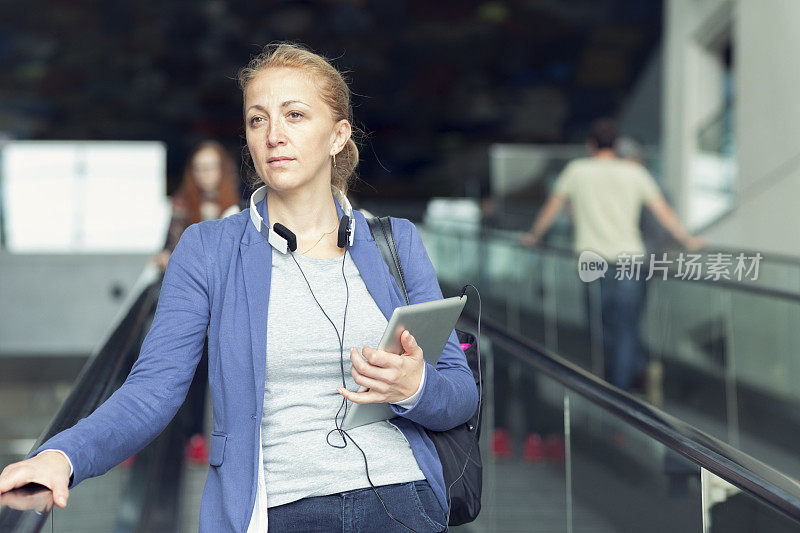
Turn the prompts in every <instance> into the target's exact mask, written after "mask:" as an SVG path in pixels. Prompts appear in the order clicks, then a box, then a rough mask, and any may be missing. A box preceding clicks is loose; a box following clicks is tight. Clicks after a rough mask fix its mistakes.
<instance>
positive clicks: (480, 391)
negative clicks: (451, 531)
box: [445, 283, 483, 523]
mask: <svg viewBox="0 0 800 533" xmlns="http://www.w3.org/2000/svg"><path fill="white" fill-rule="evenodd" d="M467 287H472V288H473V289H475V292H476V293H477V294H478V332H477V333H478V335H477V336H476V338H475V349H476V350H477V352H478V419H477V421H476V423H475V438H474V439H473V440H472V443H471V444H470V446H469V451H468V452H467V458H466V460H465V461H464V468H462V469H461V473H460V474H459V475H458V477H457V478H455V479H454V480H453V482H452V483H450V485H448V486H447V520H445V523H449V522H450V510H451V508H452V505H451V500H450V490H451V489H452V488H453V486H454V485H455V484H456V483H458V481H459V480H460V479H461V478H462V477H464V472H466V471H467V465H468V464H469V461H470V460H471V456H472V450H473V449H474V448H475V444H476V443H477V442H478V431H480V427H481V402H482V400H483V377H482V375H481V311H482V307H483V306H482V303H481V293H480V291H478V288H477V287H476V286H475V285H473V284H471V283H467V284H466V285H464V286H463V287H462V288H461V296H462V297H463V296H464V295H465V294H466V293H467Z"/></svg>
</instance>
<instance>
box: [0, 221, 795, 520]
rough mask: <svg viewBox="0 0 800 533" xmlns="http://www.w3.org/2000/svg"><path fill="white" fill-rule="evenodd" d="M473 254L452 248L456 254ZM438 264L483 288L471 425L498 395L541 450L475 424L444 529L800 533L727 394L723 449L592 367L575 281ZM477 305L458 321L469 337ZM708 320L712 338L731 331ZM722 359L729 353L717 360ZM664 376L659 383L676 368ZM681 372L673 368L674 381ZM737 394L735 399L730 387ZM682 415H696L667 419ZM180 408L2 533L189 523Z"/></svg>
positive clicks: (126, 352) (113, 339)
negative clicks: (478, 503) (470, 500)
mask: <svg viewBox="0 0 800 533" xmlns="http://www.w3.org/2000/svg"><path fill="white" fill-rule="evenodd" d="M432 235H433V233H432V232H430V231H425V232H424V233H423V237H424V238H425V239H426V247H427V248H428V250H429V253H431V256H432V258H433V259H434V262H435V263H436V262H437V258H441V257H442V256H441V255H438V254H437V251H436V250H437V248H438V247H442V246H450V245H451V244H452V243H449V241H447V240H445V238H443V239H440V240H439V241H436V239H435V238H432ZM446 238H449V237H446ZM458 240H459V242H462V243H469V242H470V241H468V240H465V239H464V238H461V237H459V239H458ZM448 243H449V244H448ZM472 244H475V243H472ZM490 244H492V245H495V246H503V243H497V242H492V243H490ZM470 250H471V249H463V248H462V249H459V250H458V251H457V252H455V253H453V251H452V250H449V253H451V254H453V255H452V257H456V258H459V257H461V258H466V257H468V256H469V255H468V252H469V251H470ZM522 252H525V253H530V251H527V250H520V253H522ZM479 257H488V256H479ZM538 260H539V261H540V263H541V266H542V268H541V270H540V271H539V274H540V276H539V278H538V279H540V280H541V279H550V278H549V277H548V276H556V279H557V280H560V281H559V282H563V281H564V280H566V276H567V272H566V271H562V270H561V264H560V263H558V262H557V261H561V260H563V259H551V260H549V261H550V263H549V264H545V263H546V262H547V260H541V258H539V259H538ZM526 261H528V263H525V264H529V263H530V260H529V259H526ZM518 264H522V263H518ZM436 266H437V270H438V272H439V275H440V277H441V284H442V286H443V288H444V289H445V293H448V292H450V291H449V290H448V289H449V287H450V285H449V280H451V279H457V280H459V284H463V283H464V282H467V281H471V279H470V276H473V275H475V276H476V277H475V278H473V279H474V280H475V282H476V283H475V284H476V285H478V287H479V288H481V291H482V294H483V295H484V304H485V308H484V309H483V322H482V324H481V333H482V335H483V337H482V343H481V348H482V356H483V358H484V359H483V362H484V365H485V367H484V370H485V373H484V386H485V388H486V397H487V403H486V405H485V409H484V421H483V424H485V425H488V427H492V426H493V425H494V417H495V413H496V412H497V410H498V408H499V407H500V403H501V402H505V403H507V404H508V406H507V407H506V408H507V409H509V410H510V413H511V414H510V418H511V419H512V420H517V421H518V422H519V423H518V425H519V426H520V427H522V426H523V425H524V424H525V423H528V424H534V425H535V426H536V430H537V431H539V432H540V433H541V434H542V435H543V436H545V437H546V438H545V443H544V446H545V448H547V450H546V451H547V453H546V454H543V458H541V460H537V461H531V460H528V458H526V457H523V456H521V455H520V454H519V453H514V454H512V455H511V456H509V457H505V458H494V457H492V455H491V453H488V452H489V450H490V445H489V442H488V439H489V438H490V435H491V431H483V432H482V439H483V442H482V443H481V452H482V454H483V461H484V465H485V467H484V496H483V509H482V512H481V514H480V516H479V517H478V519H477V520H476V522H474V523H472V524H468V525H465V526H460V527H457V528H453V531H462V532H466V531H475V532H477V531H565V532H570V533H571V532H574V531H591V532H605V531H608V532H613V531H622V532H627V531H655V532H659V531H664V532H667V531H669V532H672V531H681V532H683V531H704V532H713V531H726V532H727V531H733V532H737V531H743V532H744V531H747V532H754V531H756V532H757V531H765V532H767V531H768V532H777V533H781V532H783V531H800V484H798V483H797V482H796V481H795V480H794V479H793V477H791V476H796V475H797V474H796V473H794V471H793V470H792V468H793V467H792V466H791V464H789V463H788V462H784V461H785V460H786V461H788V459H786V456H787V455H788V454H786V453H779V454H777V455H776V456H774V457H777V458H778V459H777V460H776V461H777V462H773V461H772V460H770V459H774V457H772V456H770V457H767V456H764V455H757V454H756V453H748V450H747V449H743V448H745V446H749V447H750V448H751V449H754V450H756V452H758V453H760V451H759V450H757V449H755V448H753V447H752V443H751V441H750V440H748V439H749V433H748V429H749V428H748V427H747V426H748V424H749V422H748V424H744V423H742V422H743V420H745V418H743V417H740V416H738V415H739V414H740V413H741V412H743V407H742V404H741V403H738V404H735V405H734V409H732V408H731V406H730V397H729V396H723V401H722V402H721V411H720V413H721V416H723V418H724V417H727V416H729V415H730V414H731V413H732V412H734V411H735V412H736V414H737V419H738V425H737V427H736V433H735V435H736V437H737V438H738V444H740V445H741V446H740V445H736V444H735V443H733V442H732V439H731V436H732V435H733V434H734V433H732V431H731V428H730V423H729V422H730V421H729V420H728V419H727V418H725V419H724V420H723V422H722V424H721V429H720V428H719V427H717V426H714V425H713V423H716V424H718V425H719V423H720V418H719V416H717V415H719V414H720V413H716V412H715V411H714V409H710V410H709V411H708V412H706V411H704V410H701V411H700V412H699V413H698V412H697V411H698V410H697V409H695V408H693V404H692V401H694V400H692V401H688V399H687V401H684V402H682V403H680V402H678V403H677V404H676V405H674V406H673V405H672V404H671V403H670V402H673V394H672V393H668V394H666V395H665V400H664V404H663V406H662V407H663V409H659V408H657V407H655V406H653V405H651V404H648V403H647V402H645V401H644V400H643V399H642V398H638V397H636V396H633V395H631V394H627V393H625V392H622V391H619V390H617V389H615V388H614V387H612V386H610V385H609V384H607V383H606V382H604V381H603V380H602V379H600V378H599V377H597V376H596V375H593V374H592V373H591V372H590V370H591V369H592V367H593V365H594V366H596V361H594V360H593V355H592V340H591V339H586V338H585V336H583V335H582V333H581V331H582V330H581V328H580V327H577V326H576V325H575V324H574V322H573V321H571V320H569V319H572V318H574V316H571V315H570V313H571V311H570V309H569V306H570V305H573V304H575V302H580V301H581V295H580V293H577V292H576V291H575V290H574V289H575V287H572V288H570V287H569V285H568V284H564V286H566V287H567V290H573V293H572V294H569V293H567V294H565V295H563V296H562V295H560V294H556V293H554V292H552V291H551V290H550V289H547V284H544V285H542V284H538V285H537V284H536V283H535V282H534V280H532V279H529V278H525V277H523V276H520V277H519V279H518V280H515V282H518V283H517V284H511V283H510V282H509V280H508V279H503V280H502V283H500V282H499V278H492V277H491V276H487V275H486V269H490V268H496V267H495V266H490V265H489V264H488V263H486V264H483V265H482V266H481V265H478V266H479V269H478V270H479V271H480V269H481V268H482V269H484V270H483V272H484V273H483V274H480V272H478V274H476V273H475V272H470V271H469V270H470V268H472V266H473V265H472V264H471V263H469V262H468V261H461V262H460V263H452V264H446V265H443V264H437V265H436ZM517 275H519V274H517ZM559 276H560V277H559ZM487 280H488V281H487ZM555 286H558V283H556V285H555ZM138 287H139V288H138V290H136V291H133V292H132V299H131V300H130V301H129V302H128V303H127V304H126V306H125V309H124V312H123V313H122V314H121V315H120V317H119V319H118V320H117V321H116V323H115V326H114V328H113V329H112V331H111V332H110V334H109V335H108V338H107V339H106V340H104V342H103V343H102V345H101V348H100V349H99V350H98V351H97V353H96V354H95V355H94V356H93V357H92V358H91V359H90V361H89V362H88V363H87V365H86V367H85V368H84V370H83V371H82V372H81V374H80V376H79V377H78V379H77V380H76V382H75V384H74V386H73V389H72V392H71V394H70V395H69V397H68V398H67V400H66V402H65V403H64V404H63V405H62V407H61V409H60V410H59V412H58V414H57V415H56V416H55V417H54V419H53V420H52V422H51V423H50V424H49V426H48V427H47V428H46V429H45V431H43V432H42V435H41V436H40V438H39V439H38V440H37V443H36V444H35V445H34V446H33V448H32V450H33V449H35V448H36V447H38V445H39V443H40V442H43V441H44V440H46V439H47V438H49V437H50V436H51V435H53V434H54V433H56V432H58V431H60V430H61V429H63V428H66V427H70V426H71V425H73V424H74V423H75V422H76V421H77V420H79V419H80V418H82V417H85V416H86V415H88V414H89V413H91V412H92V411H93V410H94V409H95V408H96V407H97V406H98V405H100V403H102V402H103V401H104V399H105V398H107V397H108V396H109V395H110V394H111V393H112V392H113V391H114V390H115V389H116V388H118V387H119V386H120V385H121V383H122V382H123V381H124V379H125V377H126V376H127V374H128V372H129V371H130V368H131V367H132V365H133V362H134V361H135V359H136V357H137V356H138V353H139V349H140V346H141V343H142V341H143V339H144V336H145V335H146V333H147V331H148V330H149V327H150V323H151V321H152V319H153V314H154V311H155V306H156V304H157V299H158V292H159V288H160V280H159V279H158V278H157V276H153V275H152V274H147V275H143V277H142V279H141V280H140V283H139V284H138ZM715 290H716V288H715ZM526 291H527V292H526ZM548 291H549V292H548ZM759 296H762V295H761V294H760V293H759ZM773 296H774V295H773ZM473 303H474V302H470V304H469V305H470V308H469V309H467V310H466V311H465V315H464V317H463V323H462V325H461V326H460V327H463V328H464V329H471V330H472V331H475V330H476V328H477V324H476V323H475V322H474V316H475V311H476V309H473V308H472V307H471V306H472V304H473ZM564 318H567V320H564ZM719 327H720V331H723V330H725V329H726V327H727V326H719ZM797 329H800V328H797ZM672 331H673V332H675V328H673V329H672ZM681 331H683V330H682V329H681ZM662 334H664V335H666V333H664V332H662ZM712 337H713V336H712ZM661 340H663V339H661ZM665 345H668V344H665ZM709 346H718V343H713V342H712V343H710V344H709ZM715 349H716V348H715ZM673 356H674V354H670V353H668V352H667V351H665V352H664V354H663V356H662V357H663V359H664V361H665V362H669V360H670V358H672V357H673ZM730 358H731V354H730V353H729V352H726V353H725V354H724V355H723V356H722V357H721V359H720V360H721V361H723V362H725V361H728V360H730ZM680 362H681V361H676V362H675V364H676V365H677V364H678V363H680ZM683 363H684V365H689V362H686V361H684V362H683ZM669 364H672V362H669ZM508 368H510V369H511V371H510V374H511V375H512V381H513V383H512V386H511V388H510V389H506V388H505V387H498V386H497V380H496V376H497V373H498V372H500V371H501V370H503V369H508ZM670 368H671V367H670ZM724 368H725V370H724V371H723V372H722V373H721V374H719V373H714V372H713V371H709V375H710V376H711V377H719V383H720V385H719V386H721V387H722V390H723V392H728V393H729V392H730V390H731V389H730V383H731V381H733V383H734V385H737V391H738V380H737V379H736V378H737V376H736V375H735V374H734V376H733V379H731V376H729V375H726V374H725V372H728V373H730V368H728V367H724ZM667 375H668V376H670V378H671V377H672V370H668V371H667ZM680 376H681V374H679V373H676V377H675V378H674V379H676V380H679V378H680ZM680 379H683V378H680ZM665 383H667V386H666V387H665V389H670V387H672V386H673V385H672V384H671V382H670V381H669V380H667V381H666V382H665ZM675 386H678V385H675ZM692 387H695V386H694V385H692ZM708 388H710V389H711V390H712V391H713V390H715V389H714V387H713V386H712V387H708ZM690 390H693V389H690ZM712 395H713V392H712ZM738 398H739V401H740V402H741V395H739V396H738ZM787 401H788V400H787ZM718 407H719V406H718ZM680 408H684V409H685V413H686V414H687V415H691V416H694V417H695V418H696V420H697V421H699V423H698V422H696V421H695V420H692V421H687V420H686V419H684V418H683V417H681V416H676V415H675V411H677V410H679V409H680ZM180 413H181V412H180V411H179V414H178V416H176V418H175V419H174V420H173V422H172V423H171V424H170V425H169V426H168V427H167V429H166V430H165V431H164V432H163V433H162V434H161V435H160V436H159V437H158V438H157V439H156V440H154V441H153V442H152V443H151V444H149V445H148V446H147V447H146V448H145V449H143V450H142V451H141V452H139V453H138V454H137V455H136V456H135V457H134V458H132V459H130V460H129V461H126V462H125V463H123V464H122V465H119V466H117V467H115V468H114V469H112V470H110V471H109V472H108V473H106V474H105V475H103V476H100V477H98V478H95V479H89V480H86V481H85V482H83V483H81V484H80V485H79V486H77V487H75V488H73V489H71V492H70V502H69V505H68V507H67V508H66V509H59V508H55V509H47V502H46V500H47V498H46V497H45V498H43V500H40V501H44V502H45V503H44V507H45V508H44V509H38V510H37V509H28V510H17V509H12V508H9V507H4V508H1V509H0V531H9V532H15V533H16V532H28V531H41V530H44V531H50V530H52V531H60V532H64V531H165V532H172V531H192V530H196V528H197V526H196V524H197V522H196V520H197V509H198V506H199V500H200V494H201V491H202V484H203V481H204V477H205V471H206V469H207V467H206V466H205V465H202V466H198V465H189V464H186V463H185V462H184V453H183V449H184V443H185V440H186V436H187V435H186V431H185V420H183V417H182V415H181V414H180ZM530 414H533V415H535V416H529V415H530ZM699 415H702V416H699ZM529 419H532V422H531V421H530V420H529ZM706 419H708V420H710V421H708V422H707V421H706ZM526 420H528V421H527V422H525V421H526ZM712 422H713V423H712ZM704 424H707V426H704ZM528 429H530V428H528ZM511 430H512V433H515V437H517V440H519V438H520V437H524V436H525V433H526V429H519V428H514V427H512V428H511ZM784 430H785V431H794V430H795V429H794V428H789V427H786V426H784V427H782V428H778V429H776V432H781V431H784ZM772 436H773V435H772V434H771V433H770V434H768V435H762V436H761V437H762V438H761V440H766V441H768V442H770V443H771V442H772V440H771V439H772ZM776 446H777V447H778V448H780V445H779V444H778V445H776ZM787 464H788V467H785V465H787ZM768 465H771V466H768ZM773 467H775V468H773ZM799 471H800V470H799ZM786 472H789V475H787V473H786ZM37 511H42V512H41V513H40V512H37Z"/></svg>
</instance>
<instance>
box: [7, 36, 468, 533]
mask: <svg viewBox="0 0 800 533" xmlns="http://www.w3.org/2000/svg"><path fill="white" fill-rule="evenodd" d="M239 80H240V83H241V87H242V91H243V95H244V120H245V130H246V136H247V146H248V149H249V153H250V155H251V157H252V163H253V169H254V171H255V174H256V175H257V176H258V184H260V185H261V187H259V188H258V189H257V190H256V191H255V192H254V193H253V194H252V196H251V198H250V207H249V209H247V210H245V211H243V212H241V213H238V214H235V215H232V216H229V217H227V218H225V219H222V220H215V221H207V222H201V223H199V224H193V225H191V226H189V228H188V229H187V230H186V231H185V232H184V233H183V236H182V237H181V239H180V242H179V243H178V245H177V246H176V248H175V251H174V252H173V254H172V258H171V260H170V262H169V265H168V267H167V270H166V273H165V277H164V282H163V284H162V290H161V296H160V300H159V304H158V309H157V311H156V316H155V319H154V321H153V325H152V327H151V329H150V332H149V333H148V335H147V337H146V339H145V341H144V343H143V346H142V350H141V354H140V356H139V359H138V361H137V362H136V364H135V365H134V367H133V369H132V370H131V374H130V376H129V377H128V379H127V380H126V382H125V384H123V386H122V387H121V388H120V389H119V390H117V391H116V392H115V393H114V394H113V395H112V396H111V397H110V398H109V399H108V400H107V401H106V402H105V403H104V404H103V405H101V406H100V407H99V408H98V409H97V410H96V411H95V412H94V413H92V414H91V415H90V416H89V417H87V418H85V419H83V420H81V421H80V422H78V423H77V424H76V425H75V426H73V427H72V428H70V429H67V430H65V431H63V432H62V433H59V434H58V435H56V436H54V437H53V438H51V439H49V440H48V441H47V442H45V443H44V444H42V446H40V447H39V448H38V449H37V450H36V451H34V453H33V454H32V455H35V457H33V458H32V459H28V460H27V461H23V462H22V463H15V464H14V465H11V466H9V467H8V468H7V470H6V471H4V473H3V475H2V476H0V491H3V490H9V489H10V488H12V487H15V486H19V485H21V484H22V483H25V482H28V481H37V482H39V483H42V484H44V485H47V486H49V487H51V488H52V489H53V492H54V495H55V500H56V503H57V504H58V505H61V506H63V505H65V503H66V497H67V495H68V494H67V488H68V486H69V487H71V486H74V485H75V484H77V483H79V482H80V481H82V480H83V479H86V478H87V477H91V476H98V475H101V474H103V473H104V472H106V471H107V470H108V469H109V468H111V467H113V466H114V465H116V464H118V463H120V462H122V461H123V460H124V459H125V458H127V457H129V456H130V455H131V454H132V453H134V452H136V451H137V450H139V449H141V448H142V447H143V446H145V445H146V444H147V443H148V442H150V441H151V440H152V439H153V438H154V437H155V436H156V435H158V433H159V432H161V431H162V429H163V428H164V427H165V426H166V424H167V423H168V422H169V420H170V419H171V418H172V416H173V415H174V413H175V411H176V410H177V408H178V406H180V404H181V402H182V401H183V397H184V394H185V393H186V388H187V387H188V384H189V382H190V381H191V377H192V373H193V372H194V369H195V365H196V364H197V360H198V359H199V356H200V351H201V348H202V344H203V340H204V338H205V334H206V329H207V328H208V335H209V385H210V388H211V396H212V400H213V410H214V417H213V419H214V430H213V431H212V433H211V439H210V454H209V458H208V462H209V464H210V468H209V471H208V476H207V478H206V484H205V489H204V491H203V500H202V504H201V511H200V530H201V531H204V532H219V531H267V530H269V531H409V530H410V531H443V530H445V529H446V522H447V506H448V502H447V497H446V489H445V486H444V479H443V474H442V465H441V462H440V461H439V458H438V455H437V453H436V449H435V447H434V445H433V443H432V441H431V440H430V438H429V437H428V435H427V433H426V432H425V429H426V428H428V429H431V430H434V431H445V430H448V429H450V428H453V427H455V426H457V425H459V424H462V423H464V422H465V421H467V420H468V419H469V418H470V416H471V415H472V414H473V413H474V412H475V409H476V406H477V403H478V391H477V388H476V386H475V382H474V379H473V376H472V372H471V371H470V369H469V367H468V365H467V362H466V358H465V355H464V352H463V350H462V349H461V348H460V346H459V343H458V339H457V337H456V333H455V331H452V332H451V334H450V337H449V339H448V341H447V343H446V345H445V348H444V350H443V352H442V354H441V356H440V358H439V361H438V363H437V364H436V366H433V365H431V364H429V363H426V362H425V360H424V359H423V353H422V349H421V348H420V347H419V345H418V344H417V343H416V341H415V340H414V338H413V337H412V336H411V335H410V333H409V332H408V331H404V332H403V334H402V336H401V343H402V346H403V352H404V353H402V354H394V353H389V352H385V351H383V350H378V349H376V348H374V347H375V346H376V345H377V343H378V341H379V340H380V338H381V336H382V333H383V331H384V329H385V327H386V325H387V322H388V319H389V317H390V316H391V314H392V312H393V310H394V309H395V308H396V307H399V306H401V305H404V304H405V301H404V298H403V293H402V292H401V289H400V288H399V287H398V285H397V283H396V282H395V281H394V278H393V276H392V274H391V273H390V271H389V269H388V267H387V265H386V263H384V261H383V259H382V258H381V255H380V252H379V250H378V248H377V246H376V243H375V241H374V239H373V238H372V237H371V235H370V231H369V227H368V224H367V221H366V219H365V218H364V216H363V215H362V214H361V213H359V212H358V211H353V210H352V209H351V207H350V204H349V202H348V201H347V197H346V193H347V185H348V181H349V180H350V179H352V176H353V172H354V170H355V167H356V165H357V163H358V149H357V148H356V145H355V143H354V142H353V140H352V138H351V134H352V126H351V124H352V122H353V119H352V108H351V104H350V91H349V89H348V87H347V84H346V83H345V82H344V80H343V79H342V76H341V74H340V73H339V72H338V71H337V70H336V69H335V68H334V67H333V66H332V65H331V64H330V63H329V62H328V61H327V60H325V59H324V58H322V57H320V56H319V55H317V54H314V53H312V52H310V51H308V50H306V49H304V48H302V47H300V46H297V45H292V44H277V45H271V46H268V47H267V48H266V50H265V51H264V52H263V53H262V54H260V55H258V56H257V57H255V58H253V59H252V60H251V61H250V63H249V64H248V65H247V66H246V67H245V68H244V69H242V71H241V72H240V76H239ZM391 225H392V230H393V234H394V239H395V242H396V245H397V251H398V254H399V256H400V257H399V259H400V261H401V264H402V267H403V271H404V274H405V285H406V289H407V294H408V298H409V300H410V302H411V303H420V302H424V301H430V300H436V299H441V298H442V292H441V289H440V288H439V284H438V281H437V278H436V272H435V270H434V268H433V265H432V264H431V261H430V259H429V258H428V254H427V252H426V251H425V247H424V246H423V244H422V239H421V237H420V235H419V232H418V231H417V229H416V228H415V227H414V225H413V224H412V223H411V222H410V221H408V220H406V219H400V218H392V219H391ZM345 346H347V347H349V357H346V356H345ZM358 347H361V348H358ZM360 387H364V388H365V390H363V391H361V392H355V391H358V390H359V388H360ZM349 402H355V403H380V402H382V403H387V404H388V405H389V407H390V408H391V410H392V411H393V412H394V414H396V415H397V416H396V417H395V418H393V419H391V420H389V421H382V422H375V423H372V424H367V425H364V426H360V427H357V428H354V429H351V430H348V431H344V430H343V429H341V421H342V418H343V414H344V412H345V411H346V406H347V404H348V403H349ZM46 450H50V451H47V452H46V453H43V452H45V451H46ZM37 454H38V455H37ZM65 457H67V458H69V460H70V461H71V462H72V468H70V466H69V465H68V464H67V461H66V460H65ZM31 462H33V464H31ZM26 463H27V464H26ZM70 471H72V478H70ZM70 479H71V480H70Z"/></svg>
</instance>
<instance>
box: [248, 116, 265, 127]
mask: <svg viewBox="0 0 800 533" xmlns="http://www.w3.org/2000/svg"><path fill="white" fill-rule="evenodd" d="M262 120H264V119H262V118H261V117H253V118H251V119H250V125H251V126H255V125H256V124H258V123H259V122H260V121H262Z"/></svg>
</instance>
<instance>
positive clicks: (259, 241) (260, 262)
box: [239, 198, 272, 413]
mask: <svg viewBox="0 0 800 533" xmlns="http://www.w3.org/2000/svg"><path fill="white" fill-rule="evenodd" d="M256 208H257V209H258V211H259V213H260V214H261V216H262V218H263V219H264V223H265V224H269V219H268V218H267V212H266V211H267V209H266V198H265V199H264V200H261V202H259V203H258V204H256ZM239 253H240V254H241V257H242V269H243V271H244V285H245V294H246V295H247V310H248V312H249V315H250V342H251V345H252V359H253V379H254V384H255V391H256V410H255V411H254V412H256V413H257V412H259V407H260V406H259V403H260V402H263V401H264V378H265V374H266V370H267V316H268V310H269V288H270V280H271V277H272V246H270V244H269V243H268V242H267V240H266V239H265V238H264V236H263V235H261V233H259V232H258V231H257V230H256V228H255V227H254V226H253V223H252V222H251V221H250V219H249V218H248V219H247V228H246V229H245V231H244V235H243V236H242V240H241V242H240V243H239ZM259 391H260V392H261V395H260V396H259V395H258V392H259Z"/></svg>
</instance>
